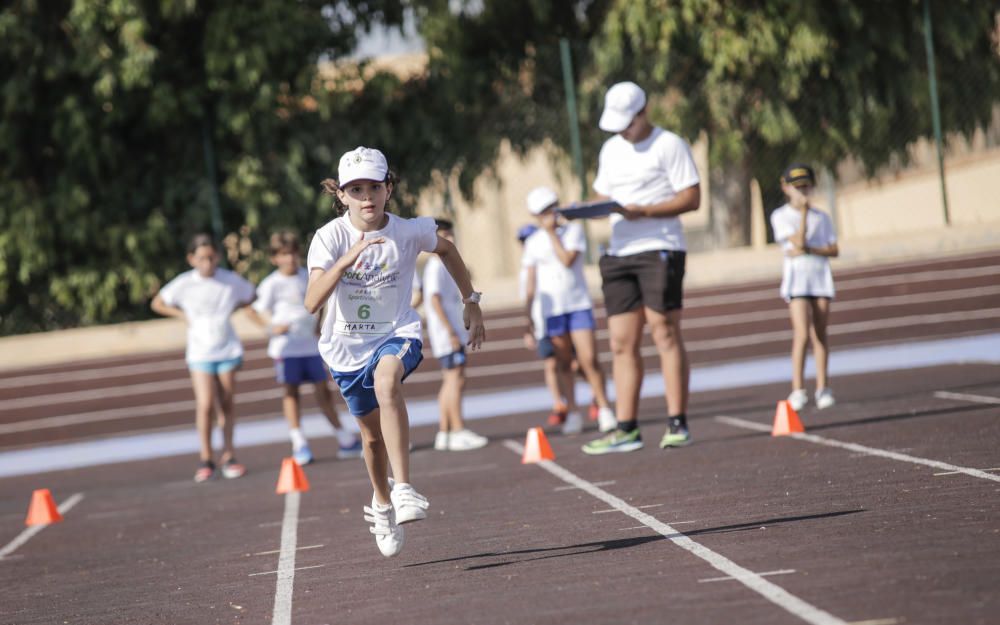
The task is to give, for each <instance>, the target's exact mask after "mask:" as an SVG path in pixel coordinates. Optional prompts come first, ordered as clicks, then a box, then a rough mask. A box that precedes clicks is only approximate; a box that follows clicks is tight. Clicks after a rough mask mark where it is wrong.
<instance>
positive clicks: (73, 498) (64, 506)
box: [0, 493, 83, 560]
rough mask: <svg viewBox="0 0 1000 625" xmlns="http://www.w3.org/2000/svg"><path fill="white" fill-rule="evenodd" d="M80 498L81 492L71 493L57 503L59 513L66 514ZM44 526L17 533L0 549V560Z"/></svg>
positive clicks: (34, 526) (81, 497)
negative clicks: (64, 499)
mask: <svg viewBox="0 0 1000 625" xmlns="http://www.w3.org/2000/svg"><path fill="white" fill-rule="evenodd" d="M81 499H83V493H73V494H72V495H70V496H69V497H67V498H66V501H64V502H62V503H61V504H59V506H58V508H57V510H59V514H66V513H67V512H69V511H70V510H71V509H72V508H73V506H75V505H76V504H78V503H80V500H81ZM46 527H48V524H46V525H32V526H31V527H29V528H27V529H25V530H24V531H23V532H21V533H20V534H18V535H17V537H16V538H14V540H12V541H10V542H9V543H7V544H6V545H4V547H3V548H2V549H0V560H3V559H4V558H6V557H7V556H9V555H10V554H12V553H14V552H15V551H17V548H18V547H20V546H21V545H23V544H24V543H26V542H28V541H29V540H31V537H32V536H34V535H35V534H37V533H38V532H40V531H42V530H43V529H45V528H46Z"/></svg>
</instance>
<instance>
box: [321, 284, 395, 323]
mask: <svg viewBox="0 0 1000 625" xmlns="http://www.w3.org/2000/svg"><path fill="white" fill-rule="evenodd" d="M341 287H346V288H345V289H344V290H345V292H344V293H342V294H340V296H339V297H338V298H337V324H336V326H334V331H335V332H336V333H337V334H343V335H348V336H384V335H386V334H389V333H390V332H392V329H393V328H394V327H395V325H396V310H397V304H398V302H399V289H398V288H396V284H395V282H393V283H392V284H383V285H380V286H365V285H348V284H341Z"/></svg>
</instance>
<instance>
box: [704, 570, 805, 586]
mask: <svg viewBox="0 0 1000 625" xmlns="http://www.w3.org/2000/svg"><path fill="white" fill-rule="evenodd" d="M795 572H796V570H795V569H778V570H777V571H764V572H763V573H755V575H760V576H761V577H768V576H772V575H788V574H790V573H795ZM735 581H739V580H738V578H736V577H731V576H728V575H727V576H726V577H706V578H705V579H699V580H698V583H699V584H706V583H708V582H735Z"/></svg>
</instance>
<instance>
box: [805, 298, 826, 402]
mask: <svg viewBox="0 0 1000 625" xmlns="http://www.w3.org/2000/svg"><path fill="white" fill-rule="evenodd" d="M829 318H830V300H829V299H828V298H826V297H818V298H816V299H815V300H813V302H812V326H811V328H810V332H809V334H810V337H811V338H812V350H813V359H814V360H815V361H816V390H817V391H819V390H822V389H824V388H826V385H827V379H826V372H827V364H828V362H829V358H830V348H829V347H830V346H829V343H828V337H827V334H826V326H827V321H828V320H829Z"/></svg>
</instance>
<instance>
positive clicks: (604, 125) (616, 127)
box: [597, 108, 635, 132]
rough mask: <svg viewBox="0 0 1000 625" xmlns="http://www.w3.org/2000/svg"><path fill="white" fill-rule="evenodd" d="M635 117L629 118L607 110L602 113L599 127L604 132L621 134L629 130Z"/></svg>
mask: <svg viewBox="0 0 1000 625" xmlns="http://www.w3.org/2000/svg"><path fill="white" fill-rule="evenodd" d="M634 117H635V116H634V115H633V116H632V117H628V116H626V115H624V114H622V113H621V112H619V111H615V110H612V109H608V108H606V109H604V112H603V113H601V119H599V120H598V121H597V127H598V128H600V129H601V130H603V131H604V132H621V131H623V130H625V129H626V128H628V125H629V124H631V123H632V119H633V118H634Z"/></svg>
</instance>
